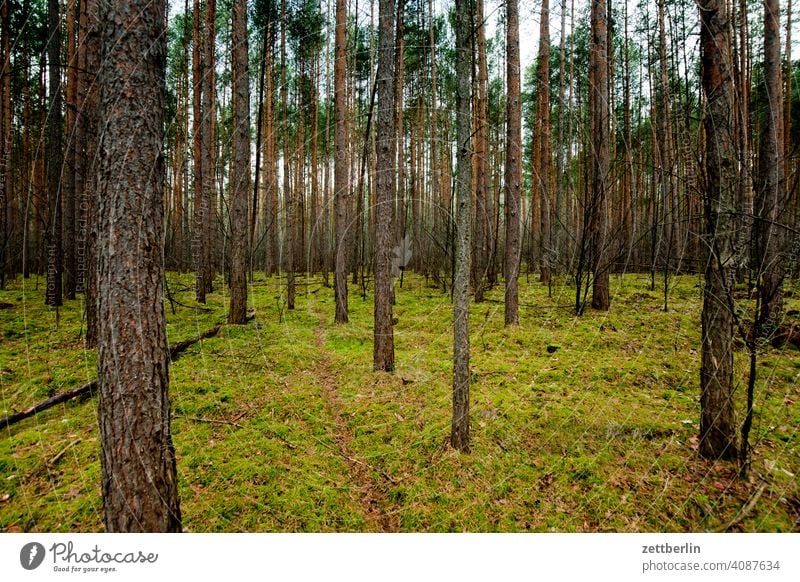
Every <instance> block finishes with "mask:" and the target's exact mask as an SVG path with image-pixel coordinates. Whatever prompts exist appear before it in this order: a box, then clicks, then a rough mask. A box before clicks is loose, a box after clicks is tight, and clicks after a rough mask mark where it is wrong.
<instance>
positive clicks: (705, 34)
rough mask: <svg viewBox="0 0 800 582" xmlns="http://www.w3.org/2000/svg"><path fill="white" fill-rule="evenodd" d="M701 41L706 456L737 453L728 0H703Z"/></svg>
mask: <svg viewBox="0 0 800 582" xmlns="http://www.w3.org/2000/svg"><path fill="white" fill-rule="evenodd" d="M699 5H700V18H701V27H700V44H701V64H702V71H701V75H702V84H703V93H704V95H705V98H706V101H707V104H706V117H705V120H704V128H705V143H706V157H705V160H706V188H705V192H704V193H703V198H704V200H703V202H704V205H705V219H706V230H705V233H704V235H703V238H704V243H705V244H704V248H705V254H706V257H705V258H706V265H705V287H704V289H703V312H702V317H701V319H702V356H701V360H702V361H701V368H700V455H701V456H703V457H706V458H711V459H734V458H736V455H737V442H736V423H735V419H734V402H733V331H734V327H733V324H734V322H733V313H732V311H731V305H732V303H731V297H732V292H733V283H734V277H735V273H736V266H737V260H736V256H735V252H734V246H735V243H736V230H737V229H736V224H737V219H736V213H735V211H736V196H737V188H738V184H737V176H736V173H737V161H736V154H735V151H734V143H735V141H736V136H735V124H734V118H733V117H734V115H735V109H734V103H733V101H734V87H733V80H732V76H731V70H730V63H731V58H730V57H731V55H730V30H729V28H728V22H727V8H726V4H725V0H701V1H700V2H699Z"/></svg>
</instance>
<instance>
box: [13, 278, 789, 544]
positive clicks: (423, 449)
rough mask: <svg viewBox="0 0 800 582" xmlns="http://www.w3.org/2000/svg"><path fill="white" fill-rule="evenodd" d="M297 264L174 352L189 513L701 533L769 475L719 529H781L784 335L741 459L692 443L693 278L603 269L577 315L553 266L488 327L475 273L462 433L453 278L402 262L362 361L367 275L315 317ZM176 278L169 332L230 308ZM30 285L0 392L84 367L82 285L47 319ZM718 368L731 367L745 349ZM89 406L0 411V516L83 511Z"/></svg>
mask: <svg viewBox="0 0 800 582" xmlns="http://www.w3.org/2000/svg"><path fill="white" fill-rule="evenodd" d="M299 283H301V285H300V286H299V288H298V298H297V309H296V310H294V311H286V310H285V309H284V303H283V301H282V299H281V297H282V293H283V292H284V288H283V285H284V284H285V281H283V280H279V279H277V278H270V279H264V278H263V277H261V278H259V277H257V278H256V281H255V283H254V284H252V285H251V287H250V294H249V296H250V300H251V307H252V308H253V309H254V310H255V313H256V318H255V319H254V320H253V321H251V322H250V323H249V324H247V325H245V326H226V327H224V328H223V330H222V332H221V333H220V335H219V336H218V337H214V338H211V339H208V340H206V341H204V342H202V343H201V344H195V345H194V346H192V347H191V348H190V349H189V350H188V351H187V353H186V354H185V355H184V356H183V357H181V358H180V359H179V360H177V361H176V362H174V363H173V364H172V365H171V366H170V397H171V401H172V412H173V421H172V426H173V432H174V443H175V447H176V452H177V456H178V472H179V480H180V495H181V503H182V511H183V516H184V526H185V528H186V529H188V530H189V531H194V532H200V531H214V532H219V531H373V530H379V529H383V528H384V527H385V526H386V525H387V524H388V525H389V526H391V528H392V529H400V530H404V531H529V530H532V531H564V532H571V531H662V530H667V531H704V530H714V529H717V528H720V527H722V526H723V525H725V524H727V523H728V522H729V521H730V520H731V519H732V518H733V517H734V516H735V515H736V514H737V513H738V512H739V510H740V509H741V507H742V506H743V505H744V504H745V503H746V502H747V500H748V498H749V497H750V495H751V494H752V493H753V491H754V490H755V489H756V488H757V487H758V485H759V480H763V481H764V482H766V483H767V484H768V486H767V488H766V490H765V491H764V494H763V495H762V497H761V500H760V502H759V503H758V504H757V505H756V506H755V507H754V508H753V509H752V511H751V512H750V513H749V514H748V515H747V516H746V517H745V518H744V519H743V520H742V521H740V522H738V523H737V524H736V526H735V528H736V529H741V530H745V531H789V530H793V529H796V528H797V527H798V525H797V524H798V522H797V520H798V515H797V513H796V512H797V501H798V499H799V497H798V496H799V495H800V488H799V487H798V482H797V478H796V475H797V474H798V471H800V453H798V451H799V450H800V448H798V434H797V426H798V425H800V408H798V404H797V403H798V402H800V381H798V380H800V365H799V364H798V363H797V357H796V355H797V352H796V351H795V350H794V349H793V348H790V347H787V348H783V349H782V350H779V349H774V348H772V347H768V348H765V351H764V353H763V354H762V356H761V360H760V362H761V365H760V366H759V381H758V389H757V393H756V394H757V402H756V423H755V425H754V428H753V433H752V435H751V438H752V442H753V444H754V447H755V452H754V455H755V456H754V459H753V471H752V475H753V477H752V478H751V479H752V480H750V481H742V480H740V479H739V478H738V477H737V470H736V467H735V466H734V465H731V464H728V463H711V462H707V461H703V460H700V459H698V457H697V455H696V446H697V430H698V427H697V420H698V416H699V405H698V390H699V389H698V374H699V372H698V370H699V358H700V355H699V349H700V334H699V316H700V306H701V305H700V303H701V301H700V295H699V294H698V292H697V288H696V283H697V279H696V277H690V276H678V277H675V282H674V287H673V288H672V291H671V299H670V304H671V311H670V312H669V313H664V312H662V311H661V310H660V306H661V303H660V301H661V299H660V297H659V296H658V295H657V294H651V293H649V292H648V290H647V289H648V283H649V280H648V279H647V277H645V276H637V275H626V276H624V277H617V278H615V279H613V280H612V293H613V295H614V297H613V301H612V310H611V312H610V313H596V312H591V311H590V312H587V313H586V314H585V315H584V316H583V317H580V318H578V317H575V316H573V315H572V312H571V294H572V287H571V285H567V284H566V283H567V281H565V280H564V281H556V284H555V286H554V293H553V298H552V299H550V298H548V296H547V288H546V287H543V286H540V285H537V284H533V283H531V284H526V282H525V281H521V293H520V304H521V312H520V315H521V325H520V326H519V327H518V328H516V329H505V328H504V327H503V307H502V302H501V301H502V289H500V288H497V289H494V290H492V291H491V292H490V293H489V294H488V295H487V301H486V302H484V303H481V304H477V305H473V306H472V314H471V317H472V329H471V334H472V338H471V339H472V363H471V368H472V371H473V385H472V392H471V419H472V436H473V452H472V454H470V455H462V454H458V453H456V452H454V451H452V450H451V449H450V448H449V447H448V446H447V437H448V435H449V432H450V405H451V382H452V377H451V376H452V352H451V350H452V305H451V303H450V301H449V297H448V296H447V295H442V294H441V293H440V292H439V291H438V290H437V289H431V288H429V287H427V286H426V285H425V281H424V280H423V279H422V278H420V277H416V276H414V275H411V274H409V273H406V276H405V279H404V283H403V288H402V289H400V288H399V286H398V287H396V292H397V304H396V306H395V308H394V314H395V317H397V319H398V323H397V325H396V326H395V334H396V336H395V344H396V350H397V370H396V372H395V373H394V374H385V373H375V372H373V371H372V363H371V353H372V301H371V296H369V295H368V297H367V300H366V301H363V300H361V299H360V297H359V296H358V295H357V294H356V293H354V294H353V296H352V297H351V301H350V307H351V318H350V323H349V324H347V325H334V324H333V316H332V314H333V308H334V301H333V293H332V290H331V289H329V288H327V287H324V286H323V285H322V284H321V281H319V280H317V279H311V280H307V281H306V280H302V279H301V280H300V281H299ZM192 284H193V276H192V275H176V274H170V275H169V286H170V290H171V292H172V295H173V297H174V299H175V300H176V301H177V302H180V304H179V303H176V304H175V310H176V313H175V314H174V315H173V314H172V312H171V309H170V305H169V303H167V313H168V336H169V341H170V343H175V342H177V341H181V340H184V339H187V338H189V337H192V336H194V335H197V334H198V333H199V332H202V331H204V330H206V329H208V328H210V327H213V326H214V325H216V324H218V323H223V322H224V321H225V308H226V305H227V298H226V296H225V295H226V293H225V291H224V288H223V285H222V281H221V280H219V279H218V280H217V281H216V282H215V289H218V290H221V291H217V292H215V293H213V294H211V295H209V298H208V300H209V303H208V305H207V306H205V307H204V306H200V305H197V304H195V302H194V300H193V291H192ZM37 285H38V287H37ZM43 292H44V283H43V281H42V280H38V281H37V280H33V279H32V280H27V281H23V280H17V281H15V282H12V284H11V285H10V288H9V289H8V290H5V291H0V302H2V303H7V304H11V305H12V307H10V308H7V309H3V310H0V322H2V329H3V330H4V337H3V341H2V344H0V388H2V391H1V392H0V414H7V413H9V412H11V411H12V410H17V409H21V408H23V407H26V406H29V405H31V404H34V403H35V402H37V401H39V400H41V399H43V398H45V397H47V396H48V395H49V394H50V393H53V392H58V391H62V390H65V389H68V388H71V387H74V386H76V385H79V384H82V383H83V382H85V381H87V380H88V379H91V378H92V377H94V375H95V356H94V352H92V351H88V350H85V349H84V348H83V347H82V343H81V340H80V337H79V333H80V329H81V311H82V310H81V306H80V304H79V302H77V301H76V302H67V304H66V305H65V307H64V308H62V309H61V311H60V313H59V317H58V325H56V316H55V312H54V311H52V310H51V309H50V308H48V307H45V306H44V305H43V301H42V298H43ZM798 303H799V302H798V300H797V299H796V298H791V299H790V300H789V304H788V306H787V307H788V309H789V310H797V309H798ZM181 304H183V305H181ZM790 317H795V318H796V316H790ZM792 321H794V320H792ZM549 347H550V348H551V349H548V348H549ZM552 347H555V348H557V349H552ZM736 366H737V377H738V378H739V381H740V383H744V381H745V374H746V367H747V362H746V354H745V353H744V352H737V355H736ZM739 392H740V394H738V395H737V398H738V397H741V396H742V394H741V392H742V391H739ZM738 404H739V410H740V412H741V411H743V406H742V403H741V402H740V403H738ZM95 406H96V403H95V401H94V400H93V399H84V400H83V401H72V402H68V403H66V404H63V405H61V406H58V407H56V408H53V409H51V410H49V411H46V412H43V413H41V414H39V415H38V416H36V417H34V418H31V419H28V420H26V421H23V422H21V423H19V424H17V425H14V426H12V427H10V428H8V429H4V431H3V434H2V438H0V469H1V470H2V475H3V479H2V480H0V530H4V531H19V530H23V531H96V530H100V529H101V528H102V501H101V495H100V466H99V449H98V441H97V420H96V416H95V415H96V412H95ZM376 512H377V513H379V514H380V516H382V518H381V519H380V520H376V518H375V515H374V514H375V513H376ZM381 523H383V525H381Z"/></svg>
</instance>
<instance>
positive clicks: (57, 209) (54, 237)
mask: <svg viewBox="0 0 800 582" xmlns="http://www.w3.org/2000/svg"><path fill="white" fill-rule="evenodd" d="M47 15H48V25H49V32H48V41H47V62H48V66H49V74H48V77H49V107H48V114H47V193H48V197H47V228H46V230H45V238H46V239H47V290H46V294H45V303H46V304H47V305H50V306H53V307H58V306H60V305H61V303H62V287H61V285H62V271H63V250H62V239H61V228H62V215H61V204H62V201H61V193H62V188H61V165H62V163H63V161H64V158H63V154H64V152H62V151H61V141H62V140H61V138H62V133H61V132H62V129H61V101H62V94H61V16H60V14H59V3H58V0H48V10H47Z"/></svg>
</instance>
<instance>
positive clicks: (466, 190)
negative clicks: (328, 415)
mask: <svg viewBox="0 0 800 582" xmlns="http://www.w3.org/2000/svg"><path fill="white" fill-rule="evenodd" d="M455 9H456V11H455V19H456V21H455V28H456V31H455V32H456V147H457V151H456V156H457V170H456V237H455V238H456V248H455V256H456V267H455V275H454V281H453V422H452V430H451V434H450V442H451V444H452V445H453V448H455V449H456V450H459V451H462V452H465V453H468V452H469V449H470V437H469V384H470V376H469V277H470V254H471V252H472V249H471V244H470V226H471V225H470V222H471V218H470V215H471V208H470V207H471V198H472V186H471V177H472V175H471V174H472V168H471V165H472V161H471V159H470V156H471V148H470V146H471V139H470V107H469V105H470V94H469V90H470V87H469V79H470V68H471V66H470V60H471V59H470V52H471V51H470V48H471V43H470V33H471V30H470V28H471V14H470V8H469V0H456V6H455Z"/></svg>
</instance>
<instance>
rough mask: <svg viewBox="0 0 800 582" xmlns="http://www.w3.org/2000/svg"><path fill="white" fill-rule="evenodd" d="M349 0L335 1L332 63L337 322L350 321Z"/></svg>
mask: <svg viewBox="0 0 800 582" xmlns="http://www.w3.org/2000/svg"><path fill="white" fill-rule="evenodd" d="M346 30H347V0H336V40H335V42H336V47H335V50H336V56H335V60H334V64H333V71H334V72H333V83H334V89H333V93H334V108H335V111H334V114H335V116H336V127H335V128H334V136H333V139H334V158H335V167H334V206H335V214H336V260H335V265H336V267H335V270H336V275H335V279H334V289H335V294H336V323H347V320H348V316H347V256H348V254H347V238H348V237H347V227H348V224H347V209H348V208H349V207H350V187H349V185H348V177H349V171H348V167H347V103H346V97H345V73H346V70H347V60H346V59H347V55H346V53H345V49H346V48H347V36H346Z"/></svg>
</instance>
